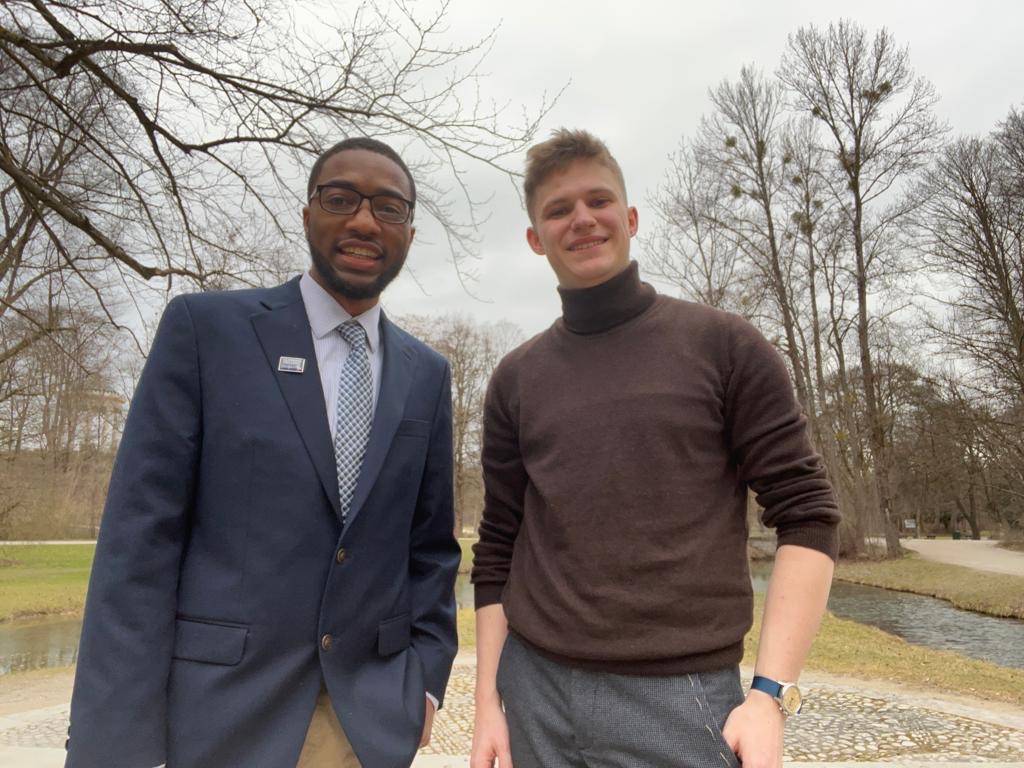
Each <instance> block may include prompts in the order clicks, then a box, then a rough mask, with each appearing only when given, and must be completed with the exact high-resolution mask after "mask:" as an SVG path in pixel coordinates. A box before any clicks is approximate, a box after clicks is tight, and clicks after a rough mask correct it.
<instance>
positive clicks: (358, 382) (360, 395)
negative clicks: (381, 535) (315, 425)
mask: <svg viewBox="0 0 1024 768" xmlns="http://www.w3.org/2000/svg"><path fill="white" fill-rule="evenodd" d="M338 330H339V331H340V332H341V335H342V338H344V339H345V341H347V342H348V343H349V346H350V347H351V349H350V350H349V353H348V357H347V358H346V359H345V365H343V366H342V368H341V376H339V377H338V403H337V405H336V406H335V417H336V418H335V429H334V458H335V461H336V462H337V467H338V496H339V498H340V499H341V524H342V525H344V524H345V520H346V518H347V517H348V511H349V506H350V505H351V504H352V494H353V492H354V491H355V489H356V481H357V480H358V479H359V469H360V467H362V465H363V456H364V455H365V454H366V444H367V442H368V441H369V438H370V424H371V422H372V421H373V379H372V377H371V376H370V357H369V353H368V349H367V343H366V331H365V330H363V326H361V325H360V324H359V323H358V322H356V321H355V320H349V321H348V322H346V323H343V324H342V325H341V326H339V328H338Z"/></svg>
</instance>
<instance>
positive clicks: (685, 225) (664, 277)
mask: <svg viewBox="0 0 1024 768" xmlns="http://www.w3.org/2000/svg"><path fill="white" fill-rule="evenodd" d="M726 200H727V187H726V186H725V182H724V179H723V178H722V176H721V174H720V173H718V168H717V167H715V166H714V165H713V164H711V163H709V162H707V161H706V160H705V159H704V158H703V157H702V156H701V154H700V153H698V152H696V151H695V149H694V147H693V146H692V145H690V144H688V143H687V142H685V141H684V142H682V143H681V145H680V147H679V149H678V150H677V151H676V152H674V153H673V154H672V155H670V156H669V167H668V169H667V170H666V172H665V178H664V180H663V181H662V183H661V185H660V186H659V187H658V189H657V190H656V191H655V192H654V193H653V194H652V195H651V196H650V197H649V198H648V205H650V207H651V208H653V209H654V213H655V216H656V221H655V224H654V227H653V228H652V230H651V232H652V234H650V235H644V236H642V237H641V246H642V248H643V250H644V253H645V259H644V270H645V272H647V273H648V274H650V275H651V276H652V277H654V278H655V279H656V280H659V281H660V282H664V283H667V284H668V285H671V286H673V287H675V288H676V289H678V290H679V291H680V292H681V293H682V295H683V296H685V297H686V298H688V299H691V300H693V301H697V302H700V303H701V304H707V305H709V306H712V307H718V308H719V309H727V310H731V311H734V312H738V313H740V314H742V315H744V316H745V317H748V318H749V317H752V316H753V315H754V314H756V313H757V312H758V309H759V305H760V303H761V302H760V297H761V294H762V293H763V289H761V288H760V287H759V286H756V285H755V282H754V280H753V278H752V275H751V274H750V269H749V266H748V265H747V264H745V263H744V261H743V259H742V256H743V254H742V252H741V251H740V249H739V248H737V247H736V244H735V241H734V239H733V238H732V237H730V236H729V235H728V233H727V232H726V231H725V228H724V227H723V226H722V225H721V224H720V223H719V222H721V221H722V219H723V218H725V211H724V210H723V206H724V205H725V201H726Z"/></svg>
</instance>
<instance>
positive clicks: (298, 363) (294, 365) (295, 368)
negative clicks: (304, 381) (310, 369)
mask: <svg viewBox="0 0 1024 768" xmlns="http://www.w3.org/2000/svg"><path fill="white" fill-rule="evenodd" d="M277 370H279V371H280V372H281V373H302V372H303V371H304V370H306V358H304V357H282V358H281V359H280V360H278V361H277Z"/></svg>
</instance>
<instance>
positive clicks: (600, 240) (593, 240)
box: [569, 237, 608, 251]
mask: <svg viewBox="0 0 1024 768" xmlns="http://www.w3.org/2000/svg"><path fill="white" fill-rule="evenodd" d="M606 242H608V238H607V237H584V238H581V239H580V240H576V241H575V242H573V243H572V244H571V245H570V246H569V250H570V251H585V250H587V249H589V248H593V247H595V246H598V245H602V244H604V243H606Z"/></svg>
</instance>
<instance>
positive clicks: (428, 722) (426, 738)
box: [420, 696, 434, 749]
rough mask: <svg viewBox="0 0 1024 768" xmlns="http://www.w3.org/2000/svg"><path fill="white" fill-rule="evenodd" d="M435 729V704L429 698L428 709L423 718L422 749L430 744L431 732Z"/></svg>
mask: <svg viewBox="0 0 1024 768" xmlns="http://www.w3.org/2000/svg"><path fill="white" fill-rule="evenodd" d="M433 727H434V702H432V701H431V700H430V697H429V696H428V697H427V709H426V713H425V714H424V717H423V735H422V736H420V749H422V748H423V747H425V746H427V744H429V743H430V730H431V728H433Z"/></svg>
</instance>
